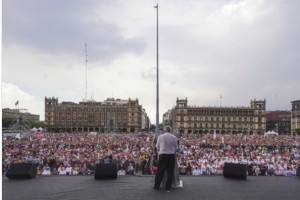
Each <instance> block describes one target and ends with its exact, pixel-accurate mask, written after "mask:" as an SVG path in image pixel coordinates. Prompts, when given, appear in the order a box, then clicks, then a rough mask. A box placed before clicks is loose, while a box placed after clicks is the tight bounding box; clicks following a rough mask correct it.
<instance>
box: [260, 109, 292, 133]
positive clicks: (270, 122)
mask: <svg viewBox="0 0 300 200" xmlns="http://www.w3.org/2000/svg"><path fill="white" fill-rule="evenodd" d="M266 120H267V131H275V132H277V133H279V134H290V133H291V111H279V110H277V111H268V112H267V114H266Z"/></svg>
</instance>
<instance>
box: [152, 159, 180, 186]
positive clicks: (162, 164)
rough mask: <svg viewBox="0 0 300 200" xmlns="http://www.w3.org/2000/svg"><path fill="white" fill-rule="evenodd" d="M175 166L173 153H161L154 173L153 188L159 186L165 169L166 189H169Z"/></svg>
mask: <svg viewBox="0 0 300 200" xmlns="http://www.w3.org/2000/svg"><path fill="white" fill-rule="evenodd" d="M174 168H175V154H161V155H159V159H158V166H157V172H156V175H155V184H154V187H155V188H159V187H160V184H161V182H162V179H163V177H164V173H165V170H167V182H166V186H165V188H166V190H170V189H171V185H172V179H173V176H174Z"/></svg>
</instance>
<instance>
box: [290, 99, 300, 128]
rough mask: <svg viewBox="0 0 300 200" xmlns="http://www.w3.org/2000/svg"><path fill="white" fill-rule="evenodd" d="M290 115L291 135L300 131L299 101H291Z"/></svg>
mask: <svg viewBox="0 0 300 200" xmlns="http://www.w3.org/2000/svg"><path fill="white" fill-rule="evenodd" d="M291 103H292V113H291V127H292V128H291V129H292V130H291V133H292V134H295V133H296V132H297V131H296V130H298V131H300V100H296V101H292V102H291ZM298 134H299V132H298Z"/></svg>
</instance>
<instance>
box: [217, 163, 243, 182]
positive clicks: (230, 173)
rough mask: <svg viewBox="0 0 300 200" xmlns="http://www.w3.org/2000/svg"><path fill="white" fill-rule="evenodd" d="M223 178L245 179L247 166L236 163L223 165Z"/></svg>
mask: <svg viewBox="0 0 300 200" xmlns="http://www.w3.org/2000/svg"><path fill="white" fill-rule="evenodd" d="M223 176H224V177H225V178H237V179H246V178H247V166H246V165H245V164H238V163H225V164H224V169H223Z"/></svg>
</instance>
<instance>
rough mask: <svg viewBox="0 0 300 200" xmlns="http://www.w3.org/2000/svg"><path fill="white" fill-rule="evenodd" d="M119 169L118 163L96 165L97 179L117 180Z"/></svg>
mask: <svg viewBox="0 0 300 200" xmlns="http://www.w3.org/2000/svg"><path fill="white" fill-rule="evenodd" d="M117 176H118V168H117V164H116V163H108V164H103V163H101V164H96V166H95V179H116V178H117Z"/></svg>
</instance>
